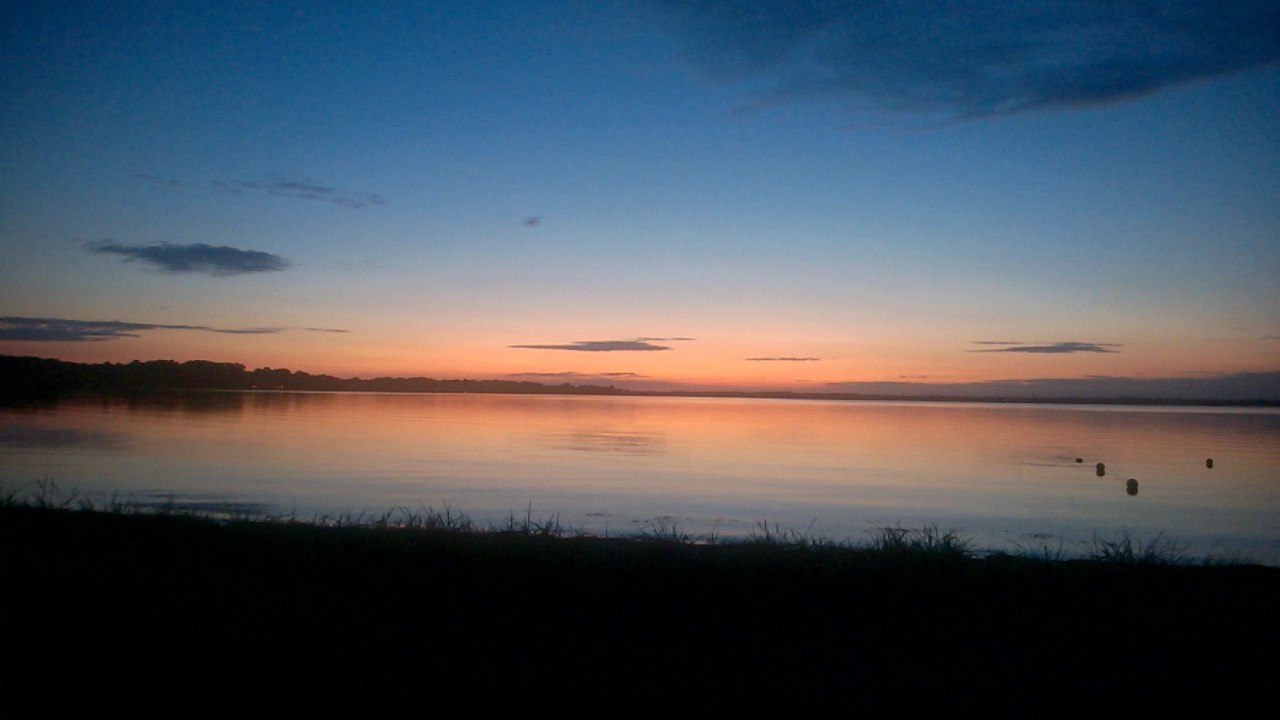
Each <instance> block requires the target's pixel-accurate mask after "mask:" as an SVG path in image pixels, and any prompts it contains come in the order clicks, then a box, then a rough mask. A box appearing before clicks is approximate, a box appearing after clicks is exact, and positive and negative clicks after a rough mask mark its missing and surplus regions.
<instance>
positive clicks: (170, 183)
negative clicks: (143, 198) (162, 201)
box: [133, 173, 182, 188]
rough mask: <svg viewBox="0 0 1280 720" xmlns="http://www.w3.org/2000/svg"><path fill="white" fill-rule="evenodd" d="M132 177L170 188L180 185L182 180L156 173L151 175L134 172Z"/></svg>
mask: <svg viewBox="0 0 1280 720" xmlns="http://www.w3.org/2000/svg"><path fill="white" fill-rule="evenodd" d="M133 179H134V180H141V181H142V182H145V183H148V184H151V185H160V186H163V187H171V188H177V187H182V181H180V180H174V179H173V178H163V177H158V176H156V175H151V174H148V173H134V175H133Z"/></svg>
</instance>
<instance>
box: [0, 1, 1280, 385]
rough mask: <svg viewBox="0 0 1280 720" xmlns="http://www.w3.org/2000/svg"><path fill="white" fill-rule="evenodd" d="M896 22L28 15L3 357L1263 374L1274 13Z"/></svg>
mask: <svg viewBox="0 0 1280 720" xmlns="http://www.w3.org/2000/svg"><path fill="white" fill-rule="evenodd" d="M904 7H905V6H901V5H900V4H898V3H860V4H850V3H836V2H815V3H808V4H798V3H785V2H749V3H727V2H689V3H661V2H651V3H625V2H601V3H586V2H581V3H579V2H554V3H519V2H489V3H450V2H441V3H428V4H419V3H379V4H376V5H374V6H373V7H367V6H366V5H364V4H355V3H296V4H288V3H273V4H269V5H266V4H259V3H243V4H240V3H213V4H210V3H161V4H151V3H130V2H118V3H109V4H106V3H48V4H17V3H6V4H5V6H4V18H5V22H4V23H3V28H4V29H3V30H2V31H0V32H3V34H4V40H3V43H0V45H2V47H3V49H2V50H0V52H3V59H4V63H3V68H4V69H3V71H2V72H3V79H4V87H5V92H4V93H3V100H2V101H0V102H2V104H0V108H2V110H0V112H2V113H3V115H2V116H0V121H2V127H3V128H4V130H3V142H2V143H0V183H3V190H4V192H3V197H2V198H0V238H2V241H0V316H3V317H4V318H5V320H0V352H5V353H11V354H34V355H42V356H52V357H62V358H65V359H75V360H96V361H100V360H112V361H122V360H129V359H134V358H139V359H151V358H157V357H174V358H177V359H192V358H205V359H213V360H225V361H237V362H244V363H246V364H249V365H253V366H261V365H271V366H277V367H278V366H287V367H294V368H299V369H307V370H310V371H314V372H333V373H337V374H344V375H364V376H370V375H380V374H425V375H437V376H440V375H447V376H470V377H516V376H529V374H536V373H547V374H559V375H558V376H563V377H568V378H575V379H584V380H591V379H593V378H599V377H604V376H609V377H614V378H618V377H630V378H634V379H633V380H632V384H633V385H635V386H652V387H668V386H669V387H677V386H678V387H690V386H707V387H713V386H714V387H730V386H732V387H765V386H767V387H785V388H805V387H813V388H818V389H821V388H825V387H833V386H834V385H831V384H833V383H834V384H839V385H840V386H841V387H845V386H848V384H849V383H854V384H855V386H856V383H860V382H893V381H901V380H910V381H912V382H925V383H973V382H986V381H1002V380H1031V379H1046V378H1056V379H1072V378H1075V379H1079V378H1087V377H1090V376H1107V377H1113V378H1114V377H1125V378H1128V377H1132V378H1160V377H1189V376H1197V377H1200V376H1209V375H1223V374H1239V373H1273V372H1276V371H1280V340H1277V339H1276V338H1277V337H1280V281H1278V280H1277V278H1280V67H1278V66H1277V60H1278V59H1280V20H1278V18H1280V11H1278V10H1277V9H1276V6H1275V5H1274V4H1273V3H1266V2H1241V3H1231V4H1222V3H1192V2H1182V3H1151V4H1147V5H1144V6H1142V7H1144V8H1147V10H1148V11H1145V12H1140V11H1139V10H1138V9H1135V8H1137V7H1138V6H1136V5H1130V4H1120V5H1115V4H1110V3H1096V4H1088V3H1050V2H1045V3H978V2H953V3H920V4H913V5H911V6H910V7H909V8H906V9H904ZM36 321H46V322H45V324H44V325H42V326H40V327H43V328H44V329H43V331H42V332H41V333H33V332H31V330H30V329H31V328H32V327H36V325H33V323H34V322H36ZM53 321H57V322H53ZM58 322H62V324H58ZM85 322H119V323H132V324H134V325H140V326H167V327H154V328H150V329H139V328H136V327H135V328H134V330H133V331H132V332H130V333H128V334H127V335H122V336H109V337H105V338H104V337H95V338H94V339H86V338H85V337H83V336H82V335H83V334H81V335H77V333H76V332H74V331H72V332H68V331H67V329H68V328H74V327H79V326H76V325H75V324H74V323H85ZM67 323H71V324H70V325H68V324H67ZM177 326H182V327H177ZM182 328H212V329H215V330H237V329H238V330H255V331H257V332H252V333H227V332H210V331H208V330H201V329H182ZM307 328H312V329H311V330H308V329H307ZM317 329H323V330H345V331H347V332H342V333H334V332H319V331H318V330H317ZM37 336H38V337H40V339H33V338H35V337H37ZM674 337H681V338H692V339H691V340H680V341H667V340H663V341H643V340H641V339H642V338H674ZM984 341H986V342H990V341H1002V342H1007V343H1008V344H1006V345H1004V346H1002V347H1004V348H1006V349H1009V348H1013V350H1009V351H1002V352H995V353H986V352H977V351H979V350H983V349H990V348H992V347H995V346H988V345H980V344H975V343H979V342H984ZM583 342H594V343H620V344H617V345H605V346H595V347H616V348H619V349H616V350H604V351H599V350H589V351H585V352H584V351H580V350H574V349H564V348H565V347H566V346H569V347H572V346H573V345H574V344H575V343H583ZM634 342H649V343H650V344H652V345H656V346H661V347H666V348H669V349H667V350H662V351H652V352H650V351H637V350H635V349H634V345H627V344H626V343H634ZM1073 343H1074V344H1073ZM516 346H526V347H516ZM527 346H544V347H527ZM1017 348H1031V349H1030V350H1018V349H1017ZM752 358H814V359H812V360H804V361H796V360H794V359H793V360H758V359H757V360H752ZM618 373H632V375H627V376H623V375H618Z"/></svg>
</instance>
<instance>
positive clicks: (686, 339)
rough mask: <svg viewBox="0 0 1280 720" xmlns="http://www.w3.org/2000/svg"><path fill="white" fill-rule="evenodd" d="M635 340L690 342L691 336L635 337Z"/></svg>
mask: <svg viewBox="0 0 1280 720" xmlns="http://www.w3.org/2000/svg"><path fill="white" fill-rule="evenodd" d="M636 340H640V341H643V342H692V341H693V338H691V337H669V338H653V337H642V338H636Z"/></svg>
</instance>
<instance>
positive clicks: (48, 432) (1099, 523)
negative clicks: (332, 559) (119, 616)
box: [0, 393, 1280, 564]
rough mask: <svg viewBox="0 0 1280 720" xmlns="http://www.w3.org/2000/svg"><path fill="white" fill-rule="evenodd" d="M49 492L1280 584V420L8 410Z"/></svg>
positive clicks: (320, 403) (562, 407)
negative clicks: (1119, 548) (795, 537)
mask: <svg viewBox="0 0 1280 720" xmlns="http://www.w3.org/2000/svg"><path fill="white" fill-rule="evenodd" d="M1077 457H1080V458H1083V459H1084V462H1083V463H1082V464H1081V463H1076V462H1075V459H1076V458H1077ZM1206 458H1213V460H1214V467H1213V468H1212V469H1208V468H1206V467H1205V459H1206ZM1098 462H1103V463H1105V464H1106V474H1105V476H1103V477H1099V476H1098V475H1097V473H1096V471H1095V467H1094V466H1095V464H1096V463H1098ZM1130 478H1133V479H1135V480H1137V494H1135V495H1131V494H1129V492H1128V488H1127V485H1126V481H1127V480H1128V479H1130ZM41 479H50V480H53V481H55V482H56V483H57V484H58V485H59V486H60V487H62V488H63V489H71V488H74V489H76V490H78V491H80V492H82V493H87V494H90V495H92V496H100V495H106V494H111V493H119V494H120V495H122V496H126V497H129V498H132V499H134V500H138V501H142V502H147V501H150V500H154V499H157V498H162V497H163V498H167V497H173V498H174V499H175V500H177V501H178V502H181V503H191V504H195V505H200V504H204V506H205V507H217V504H218V503H225V502H234V503H240V504H246V505H254V506H261V507H262V508H264V509H268V510H271V511H282V512H291V513H296V514H298V515H302V516H307V517H310V516H312V515H313V514H316V513H330V514H333V513H346V512H352V513H358V512H360V511H375V512H381V511H383V510H386V509H389V508H391V507H393V506H408V507H411V508H418V507H420V506H434V507H435V508H441V507H443V506H444V505H445V504H446V503H447V504H448V505H449V506H451V507H452V508H455V509H458V510H462V511H464V512H466V513H467V514H468V515H470V516H471V517H472V518H474V519H477V520H479V521H481V522H485V523H497V522H500V521H501V520H502V519H504V518H506V517H507V515H508V514H509V513H514V514H516V515H517V516H520V517H523V516H524V514H525V513H526V511H531V512H532V515H533V518H534V519H535V520H537V519H545V518H548V517H550V516H552V515H555V514H559V517H560V520H561V522H562V524H565V525H568V526H571V527H573V528H580V529H583V530H586V531H590V532H597V533H603V532H606V531H607V532H609V533H627V532H637V531H640V530H644V529H645V528H646V527H648V526H649V523H653V522H660V523H665V524H667V526H670V525H671V524H673V523H674V524H675V525H676V527H677V528H678V529H679V530H681V531H683V532H688V533H707V532H716V533H718V534H719V535H720V536H737V535H745V534H747V533H749V532H751V531H752V530H753V529H755V528H756V526H757V523H758V522H759V521H760V520H762V519H765V520H768V521H769V522H770V524H773V523H777V524H778V525H780V526H781V527H782V528H784V529H786V528H792V529H796V530H800V531H806V532H812V533H814V534H819V535H825V536H829V537H833V538H836V539H853V540H860V539H863V538H865V537H866V535H865V533H866V532H867V531H868V530H869V529H872V528H874V527H877V526H882V525H897V524H901V525H903V526H907V527H911V526H915V527H919V526H921V525H923V524H926V523H930V524H932V523H936V524H937V525H939V526H940V527H942V528H944V529H946V528H959V529H960V530H962V532H963V533H964V534H965V535H967V536H972V537H973V538H974V539H975V542H976V543H977V544H979V545H980V546H983V547H991V548H998V549H1015V544H1019V545H1022V546H1028V547H1036V546H1040V545H1042V544H1048V545H1050V546H1052V547H1057V545H1058V544H1059V543H1063V544H1064V546H1065V549H1067V550H1073V549H1078V548H1079V547H1080V546H1079V543H1083V542H1087V541H1088V540H1089V539H1090V538H1091V537H1093V536H1094V534H1095V533H1096V534H1097V535H1098V536H1101V537H1117V536H1118V535H1119V533H1120V532H1122V531H1123V530H1126V529H1127V530H1130V531H1133V532H1134V533H1136V534H1137V536H1138V538H1139V539H1144V538H1154V537H1155V536H1156V534H1157V533H1160V532H1163V533H1165V536H1166V537H1173V538H1176V539H1177V540H1179V541H1180V542H1181V544H1182V545H1183V546H1184V547H1186V548H1187V549H1188V551H1190V552H1192V553H1194V554H1197V555H1205V554H1212V555H1227V556H1232V557H1248V558H1252V559H1256V560H1261V561H1263V562H1267V563H1269V564H1280V413H1277V412H1275V411H1274V410H1267V411H1252V410H1251V411H1240V410H1220V409H1195V408H1186V409H1169V408H1115V407H1094V406H1019V405H982V404H930V403H847V402H817V401H787V400H739V399H703V398H609V397H573V396H520V395H374V394H342V393H251V394H240V393H191V394H174V395H166V396H162V397H160V398H158V399H151V400H147V401H128V400H109V401H74V402H64V403H61V404H57V405H53V406H47V407H39V408H23V409H14V408H5V409H0V485H2V486H3V487H4V488H5V489H6V490H11V489H13V488H16V487H19V486H21V485H22V484H24V483H30V482H32V481H35V480H41ZM530 508H531V510H530Z"/></svg>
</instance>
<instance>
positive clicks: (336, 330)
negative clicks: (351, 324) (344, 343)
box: [302, 328, 351, 333]
mask: <svg viewBox="0 0 1280 720" xmlns="http://www.w3.org/2000/svg"><path fill="white" fill-rule="evenodd" d="M302 329H303V330H306V331H307V332H318V333H349V332H351V331H350V330H342V329H340V328H302Z"/></svg>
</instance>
